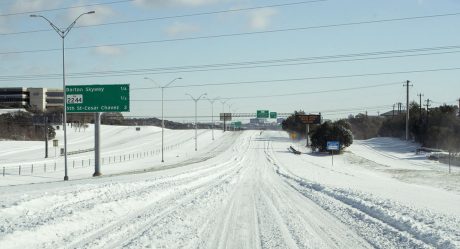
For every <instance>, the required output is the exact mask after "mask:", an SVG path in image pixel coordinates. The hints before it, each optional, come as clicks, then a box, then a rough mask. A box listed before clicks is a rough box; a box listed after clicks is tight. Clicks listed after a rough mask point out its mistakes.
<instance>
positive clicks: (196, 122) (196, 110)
mask: <svg viewBox="0 0 460 249" xmlns="http://www.w3.org/2000/svg"><path fill="white" fill-rule="evenodd" d="M185 95H188V96H190V98H192V99H193V101H195V151H197V150H198V131H197V124H198V121H197V112H198V107H197V106H198V101H199V100H200V99H201V98H202V97H204V96H206V95H208V94H207V93H203V94H201V95H200V96H199V97H198V98H194V97H193V96H192V95H190V94H188V93H186V94H185Z"/></svg>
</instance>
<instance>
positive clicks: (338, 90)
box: [131, 82, 401, 102]
mask: <svg viewBox="0 0 460 249" xmlns="http://www.w3.org/2000/svg"><path fill="white" fill-rule="evenodd" d="M400 84H401V82H392V83H381V84H375V85H369V86H358V87H347V88H339V89H329V90H319V91H308V92H295V93H284V94H272V95H254V96H232V97H221V98H220V99H253V98H273V97H288V96H299V95H311V94H321V93H332V92H345V91H353V90H362V89H369V88H377V87H385V86H392V85H400ZM131 90H134V89H131ZM136 90H137V89H136ZM131 101H134V102H157V101H161V100H158V99H155V100H153V99H152V100H149V99H131ZM164 101H168V102H183V101H190V99H171V100H164Z"/></svg>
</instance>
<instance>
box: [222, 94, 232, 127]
mask: <svg viewBox="0 0 460 249" xmlns="http://www.w3.org/2000/svg"><path fill="white" fill-rule="evenodd" d="M229 100H230V99H226V100H223V101H222V100H220V103H222V113H223V115H224V123H223V125H222V130H223V132H225V121H226V120H225V118H226V117H225V103H227V101H229Z"/></svg>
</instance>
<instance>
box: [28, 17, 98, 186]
mask: <svg viewBox="0 0 460 249" xmlns="http://www.w3.org/2000/svg"><path fill="white" fill-rule="evenodd" d="M94 13H96V12H95V11H89V12H85V13H82V14H80V15H79V16H78V17H77V18H75V20H74V21H73V22H72V23H71V24H70V25H69V26H68V27H67V28H66V29H60V28H58V27H57V26H56V25H54V24H53V23H52V22H51V21H50V20H48V18H46V17H44V16H42V15H30V17H41V18H43V19H44V20H46V21H47V22H48V23H49V24H50V25H51V27H52V28H53V29H54V31H56V33H58V35H59V36H60V37H61V38H62V92H63V94H64V95H63V102H64V117H63V119H64V120H63V127H64V181H67V180H69V176H68V174H67V129H66V126H67V94H66V85H65V53H64V49H65V45H64V40H65V37H66V36H67V35H68V34H69V32H70V30H71V29H72V28H73V26H75V24H76V23H77V21H78V19H80V17H82V16H83V15H87V14H94Z"/></svg>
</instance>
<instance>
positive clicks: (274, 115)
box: [270, 112, 278, 118]
mask: <svg viewBox="0 0 460 249" xmlns="http://www.w3.org/2000/svg"><path fill="white" fill-rule="evenodd" d="M277 117H278V113H276V112H270V118H277Z"/></svg>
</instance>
